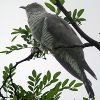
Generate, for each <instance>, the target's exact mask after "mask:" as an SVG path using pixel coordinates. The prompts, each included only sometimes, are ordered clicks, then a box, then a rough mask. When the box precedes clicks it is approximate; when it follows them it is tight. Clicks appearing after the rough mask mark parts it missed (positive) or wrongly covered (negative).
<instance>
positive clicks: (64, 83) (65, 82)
mask: <svg viewBox="0 0 100 100" xmlns="http://www.w3.org/2000/svg"><path fill="white" fill-rule="evenodd" d="M68 81H69V79H66V80H65V81H64V82H63V83H62V87H64V86H65V85H66V84H67V83H68Z"/></svg>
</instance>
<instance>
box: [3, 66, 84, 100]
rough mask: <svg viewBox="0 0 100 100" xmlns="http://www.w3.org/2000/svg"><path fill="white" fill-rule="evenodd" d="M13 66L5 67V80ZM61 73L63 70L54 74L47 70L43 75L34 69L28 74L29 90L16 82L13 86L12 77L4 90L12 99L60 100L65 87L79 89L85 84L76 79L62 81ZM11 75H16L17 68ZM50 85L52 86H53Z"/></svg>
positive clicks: (73, 89)
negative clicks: (60, 79) (60, 78)
mask: <svg viewBox="0 0 100 100" xmlns="http://www.w3.org/2000/svg"><path fill="white" fill-rule="evenodd" d="M12 67H13V64H10V65H9V66H8V67H7V66H5V67H4V71H3V79H4V81H5V80H6V78H7V77H8V75H9V74H10V69H11V68H12ZM60 74H61V72H56V73H55V74H54V75H52V74H51V72H50V71H47V73H46V74H45V75H44V76H43V77H41V76H42V73H37V72H36V71H35V70H33V71H32V74H31V75H30V76H28V88H29V91H26V90H25V89H23V87H22V86H20V85H17V84H16V83H13V84H14V86H13V85H12V81H11V79H8V80H7V82H6V84H5V85H4V87H3V90H4V91H5V92H6V96H7V97H9V98H13V99H12V100H52V99H53V100H58V99H59V98H60V96H61V94H62V91H63V90H64V89H68V90H71V91H78V88H79V87H80V86H81V85H82V84H83V83H77V82H76V81H75V80H73V81H71V82H70V81H69V79H66V80H64V81H63V82H61V81H59V79H58V77H59V75H60ZM11 75H12V77H13V76H14V75H15V69H13V70H12V72H11ZM4 81H3V82H4ZM50 86H52V88H51V87H50ZM15 90H16V93H15ZM5 100H6V99H5Z"/></svg>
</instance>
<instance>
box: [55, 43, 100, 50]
mask: <svg viewBox="0 0 100 100" xmlns="http://www.w3.org/2000/svg"><path fill="white" fill-rule="evenodd" d="M99 43H100V42H99ZM91 46H94V45H93V44H90V43H84V44H82V45H71V46H63V45H61V46H59V47H55V48H54V49H59V48H76V47H77V48H83V49H84V48H86V47H91Z"/></svg>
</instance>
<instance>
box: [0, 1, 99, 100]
mask: <svg viewBox="0 0 100 100" xmlns="http://www.w3.org/2000/svg"><path fill="white" fill-rule="evenodd" d="M33 1H35V2H38V3H40V4H43V1H48V0H9V1H7V0H1V1H0V13H1V14H0V51H2V50H4V49H5V48H4V47H5V46H10V45H12V44H16V43H22V41H20V40H16V41H15V43H11V42H10V41H11V38H12V37H13V36H11V35H10V33H11V32H12V29H13V28H18V27H24V25H25V24H27V17H26V13H25V11H24V10H22V9H20V8H19V7H20V6H23V5H27V4H29V3H32V2H33ZM65 7H66V8H67V9H68V10H72V11H73V10H74V9H75V8H77V9H81V8H84V9H85V13H84V15H83V17H85V18H86V19H87V21H86V22H84V23H83V25H82V26H81V28H82V29H83V30H84V31H85V32H86V33H87V34H88V35H89V36H91V37H92V38H94V39H95V40H98V41H100V35H98V33H99V32H100V25H99V23H100V1H99V0H66V4H65ZM47 11H49V12H50V10H47ZM84 51H85V58H86V60H87V63H88V64H89V66H90V67H91V68H92V69H93V71H94V72H95V73H96V75H97V78H98V80H97V81H96V80H95V79H93V78H92V77H91V76H90V75H89V74H87V76H88V77H89V79H90V80H91V82H92V84H93V89H94V92H95V95H96V100H99V98H100V93H99V92H100V91H99V89H100V72H99V70H100V68H99V66H100V61H99V59H100V51H98V50H97V49H96V48H93V47H92V48H86V49H84ZM29 53H30V50H28V49H25V50H22V51H17V52H13V53H11V54H10V55H4V54H0V85H1V83H2V81H1V80H2V70H3V66H5V65H9V63H12V62H13V64H15V62H17V61H20V60H21V59H23V58H25V57H27V56H28V55H29ZM33 69H35V70H36V71H37V72H42V73H44V74H45V73H46V72H47V71H48V70H50V71H51V72H52V73H55V72H57V71H61V72H62V73H61V75H60V80H61V81H63V80H65V79H66V78H69V79H70V80H73V79H75V78H74V77H73V76H72V75H70V74H69V73H68V72H67V71H65V70H64V69H63V68H62V67H61V65H60V64H59V63H58V62H57V61H56V60H55V59H54V57H52V56H51V55H49V56H47V60H43V59H36V60H31V61H29V62H28V61H27V62H24V63H22V64H20V65H19V66H18V67H17V70H16V76H15V77H14V79H15V80H14V81H15V82H16V83H18V84H20V85H23V86H24V87H25V89H27V79H28V78H27V77H28V75H30V74H31V72H32V70H33ZM78 82H79V81H78ZM83 96H87V93H86V91H85V88H84V86H83V87H81V88H80V89H79V92H70V91H66V90H65V91H64V92H63V94H62V96H61V99H60V100H66V99H68V100H74V98H75V100H82V97H83Z"/></svg>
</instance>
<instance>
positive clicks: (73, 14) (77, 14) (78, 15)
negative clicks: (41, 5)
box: [45, 0, 86, 25]
mask: <svg viewBox="0 0 100 100" xmlns="http://www.w3.org/2000/svg"><path fill="white" fill-rule="evenodd" d="M60 2H61V4H62V5H64V3H65V0H60ZM55 3H56V0H50V3H47V2H46V3H45V5H46V7H47V8H49V9H50V10H51V11H52V12H54V13H55V14H56V15H60V13H61V11H60V10H59V9H58V8H57V7H56V6H55V5H54V4H55ZM83 13H84V9H80V10H79V11H78V10H77V9H75V10H74V11H73V12H71V11H69V15H70V16H71V17H72V18H73V20H74V21H75V22H76V23H77V24H78V25H81V24H82V21H86V19H85V18H83V17H81V16H82V14H83ZM64 20H66V21H67V22H68V23H70V22H69V20H68V18H67V17H64Z"/></svg>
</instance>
